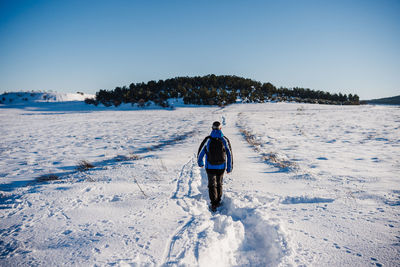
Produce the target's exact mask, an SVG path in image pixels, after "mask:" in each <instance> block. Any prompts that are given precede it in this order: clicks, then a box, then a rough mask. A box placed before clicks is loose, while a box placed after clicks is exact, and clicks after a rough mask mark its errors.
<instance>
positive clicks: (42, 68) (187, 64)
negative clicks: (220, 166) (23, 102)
mask: <svg viewBox="0 0 400 267" xmlns="http://www.w3.org/2000/svg"><path fill="white" fill-rule="evenodd" d="M211 73H214V74H217V75H219V74H229V75H237V76H242V77H246V78H251V79H254V80H257V81H261V82H271V83H273V84H274V85H275V86H278V87H279V86H285V87H293V86H300V87H307V88H311V89H317V90H325V91H330V92H343V93H357V94H358V95H359V96H360V97H361V98H362V99H368V98H377V97H385V96H393V95H400V1H398V0H397V1H396V0H394V1H389V0H376V1H369V0H362V1H361V0H360V1H350V0H349V1H340V0H337V1H285V0H282V1H251V0H249V1H244V0H243V1H236V0H231V1H189V0H186V1H151V0H149V1H145V0H143V1H133V0H132V1H117V0H115V1H112V0H110V1H100V0H96V1H89V0H81V1H73V0H60V1H58V0H49V1H40V0H36V1H18V0H15V1H14V0H10V1H4V0H0V92H3V91H14V90H55V91H60V92H76V91H83V92H87V93H94V92H96V91H98V90H99V89H113V88H115V86H120V85H129V84H130V83H131V82H147V81H149V80H159V79H166V78H171V77H176V76H197V75H206V74H211Z"/></svg>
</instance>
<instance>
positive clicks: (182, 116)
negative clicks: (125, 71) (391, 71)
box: [0, 103, 400, 266]
mask: <svg viewBox="0 0 400 267" xmlns="http://www.w3.org/2000/svg"><path fill="white" fill-rule="evenodd" d="M215 120H219V121H221V122H222V124H223V129H222V130H223V133H224V134H225V135H226V136H227V137H228V138H229V139H230V141H231V144H232V149H233V160H234V165H233V166H234V167H233V172H232V173H231V174H226V175H225V177H224V196H223V205H222V206H221V207H220V208H218V211H217V212H216V213H212V212H210V210H209V207H208V205H209V204H208V203H209V198H208V189H207V175H206V172H205V170H204V169H202V168H199V167H198V166H197V162H196V154H197V149H198V146H199V145H200V143H201V141H202V140H203V138H204V137H206V136H207V135H208V134H209V133H210V130H211V124H212V122H213V121H215ZM0 122H1V131H0V132H1V135H2V138H1V140H0V266H36V265H40V266H61V265H62V266H104V265H117V266H142V265H144V266H153V265H154V266H368V265H375V266H399V265H400V261H399V258H400V253H399V251H400V234H399V226H400V223H399V209H398V208H399V205H400V181H399V173H400V134H399V133H400V131H399V125H400V109H399V108H397V107H390V106H370V105H368V106H325V105H307V104H291V103H267V104H234V105H231V106H228V107H226V108H216V107H197V108H194V107H178V108H176V109H174V110H163V109H146V110H140V109H136V110H129V108H127V107H121V108H120V109H118V108H109V109H107V108H101V107H97V108H96V107H94V106H90V107H88V106H87V105H85V104H83V103H75V104H73V105H70V104H66V103H43V104H41V105H37V106H34V107H28V106H20V107H13V106H4V105H0ZM246 136H247V138H246ZM246 139H247V140H249V142H250V143H249V142H247V141H246ZM82 160H84V161H86V162H88V163H91V164H92V165H93V168H90V169H87V170H78V168H77V166H78V165H79V162H80V161H82Z"/></svg>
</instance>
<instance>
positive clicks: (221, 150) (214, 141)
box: [206, 137, 226, 165]
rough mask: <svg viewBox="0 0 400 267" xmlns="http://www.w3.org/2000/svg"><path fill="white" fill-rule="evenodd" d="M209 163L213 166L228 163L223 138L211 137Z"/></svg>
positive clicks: (208, 154) (208, 153)
mask: <svg viewBox="0 0 400 267" xmlns="http://www.w3.org/2000/svg"><path fill="white" fill-rule="evenodd" d="M206 153H207V161H208V162H209V163H210V164H211V165H221V164H223V163H225V161H226V151H225V146H224V143H223V142H222V140H221V138H213V137H210V144H209V145H208V151H207V150H206Z"/></svg>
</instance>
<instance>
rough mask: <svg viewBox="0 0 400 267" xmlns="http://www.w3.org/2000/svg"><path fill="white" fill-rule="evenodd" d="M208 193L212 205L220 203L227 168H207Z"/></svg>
mask: <svg viewBox="0 0 400 267" xmlns="http://www.w3.org/2000/svg"><path fill="white" fill-rule="evenodd" d="M206 171H207V176H208V193H209V195H210V200H211V205H216V206H217V205H218V204H219V203H220V202H221V197H222V178H223V176H224V172H225V170H213V169H207V170H206Z"/></svg>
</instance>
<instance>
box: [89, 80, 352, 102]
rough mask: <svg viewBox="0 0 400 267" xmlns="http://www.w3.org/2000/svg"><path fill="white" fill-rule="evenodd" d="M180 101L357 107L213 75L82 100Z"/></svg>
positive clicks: (327, 96) (336, 97)
mask: <svg viewBox="0 0 400 267" xmlns="http://www.w3.org/2000/svg"><path fill="white" fill-rule="evenodd" d="M170 98H183V101H184V103H185V104H195V105H219V106H224V105H229V104H232V103H235V102H237V100H239V101H240V102H242V103H258V102H265V101H293V102H302V103H319V104H339V105H341V104H344V105H358V104H359V97H358V95H352V94H349V95H346V94H341V93H339V94H331V93H329V92H323V91H315V90H310V89H306V88H298V87H295V88H291V89H288V88H283V87H280V88H276V87H275V86H274V85H272V84H271V83H260V82H257V81H254V80H251V79H246V78H241V77H237V76H231V75H220V76H216V75H214V74H211V75H206V76H203V77H199V76H196V77H176V78H171V79H167V80H159V81H158V82H157V81H149V82H147V83H136V84H135V83H131V84H130V85H129V87H127V86H123V87H116V88H115V89H114V90H103V89H102V90H100V91H98V92H97V93H96V98H95V99H86V100H85V102H86V103H88V104H94V105H98V104H99V103H101V104H103V105H105V106H111V105H115V106H119V105H120V104H122V103H131V104H132V105H134V104H137V105H138V106H140V107H144V106H146V105H149V103H150V101H152V102H154V103H155V104H156V105H159V106H162V107H169V103H168V99H170Z"/></svg>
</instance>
